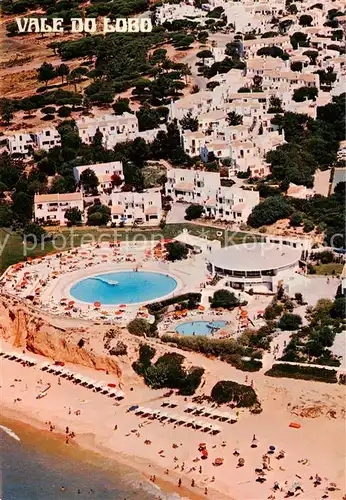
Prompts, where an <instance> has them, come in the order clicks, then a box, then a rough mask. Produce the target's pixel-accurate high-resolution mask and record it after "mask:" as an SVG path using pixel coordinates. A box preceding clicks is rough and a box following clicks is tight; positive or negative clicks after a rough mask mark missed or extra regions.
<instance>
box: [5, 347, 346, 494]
mask: <svg viewBox="0 0 346 500" xmlns="http://www.w3.org/2000/svg"><path fill="white" fill-rule="evenodd" d="M190 354H191V355H190ZM189 357H190V358H191V359H190V361H191V362H193V363H194V364H198V363H199V364H200V365H202V366H204V367H205V368H206V371H207V373H208V382H207V384H206V386H205V387H204V390H205V393H206V394H208V392H209V390H210V388H211V386H212V385H213V384H214V383H215V381H216V380H220V379H233V380H237V381H239V382H244V377H245V375H246V374H244V373H243V372H239V371H237V370H235V369H234V368H232V367H230V366H229V365H227V364H225V363H222V362H219V361H217V360H210V359H206V358H202V357H201V356H200V355H197V354H193V353H189ZM38 359H39V358H38ZM41 360H42V361H43V360H44V358H41ZM1 364H2V366H1V370H2V375H3V376H2V382H1V395H2V397H1V403H2V414H3V415H5V416H7V417H9V418H13V419H16V420H21V421H23V422H27V423H28V424H31V425H33V426H35V427H38V428H41V429H45V430H46V431H48V432H49V424H48V422H51V424H52V425H53V426H54V430H53V431H52V432H53V433H56V434H60V435H61V439H62V440H64V439H65V437H66V433H65V428H66V426H68V427H69V432H71V431H73V432H74V433H75V434H76V437H75V438H73V439H69V441H68V444H67V445H66V446H73V445H74V443H78V444H79V445H81V446H82V447H85V448H87V449H90V450H93V451H96V452H98V453H101V454H103V455H106V456H109V457H110V458H114V459H116V460H117V461H118V462H120V463H123V464H125V465H130V466H131V467H133V468H135V469H136V470H138V471H140V472H141V473H142V474H143V475H144V476H145V477H147V478H148V477H150V476H153V475H155V476H156V484H157V485H158V486H160V487H162V488H163V489H164V490H165V491H178V492H179V494H180V495H181V496H186V497H187V498H191V499H194V498H213V499H215V500H218V499H220V500H221V499H223V498H228V499H237V500H238V499H239V500H259V499H262V498H263V499H265V498H268V497H270V495H273V494H274V495H275V499H281V498H285V492H284V491H279V492H275V493H273V491H272V488H273V485H274V482H275V481H278V482H279V483H280V486H282V487H283V489H284V490H285V491H287V490H288V489H290V488H291V485H292V483H294V482H299V483H300V485H301V486H302V489H303V492H300V495H299V496H300V498H301V499H306V500H314V499H320V498H322V496H323V494H324V492H325V488H326V487H327V486H328V484H329V483H330V482H335V483H336V484H337V485H338V488H339V489H338V490H337V491H331V492H328V495H329V496H328V498H331V499H334V498H335V499H341V498H342V496H343V494H344V493H345V491H344V490H345V475H344V455H345V420H344V418H345V412H344V402H345V391H344V387H342V386H331V385H329V384H328V385H327V384H323V383H313V382H305V381H298V380H289V379H271V378H269V377H265V376H264V375H263V374H261V373H255V374H248V375H249V378H253V380H254V385H255V389H256V391H257V392H258V395H259V399H260V400H261V403H262V407H263V412H262V413H261V414H259V415H251V414H250V413H249V412H248V411H245V410H242V411H240V414H239V421H238V422H237V423H236V424H229V423H220V422H215V423H216V424H217V425H219V426H220V427H221V428H222V432H221V433H219V434H218V435H215V436H212V435H210V434H209V433H203V432H200V431H198V430H193V429H191V428H186V427H181V426H177V427H176V428H175V426H174V425H173V424H165V425H163V424H162V423H160V422H159V421H157V420H149V419H146V418H140V417H138V416H136V415H135V414H134V413H132V412H131V413H127V412H126V410H127V409H128V408H129V407H130V406H131V405H133V404H138V405H141V406H146V407H150V408H153V409H162V408H161V403H162V401H163V399H164V398H163V394H164V392H165V391H152V390H150V389H148V388H146V387H144V386H139V385H137V386H134V387H133V390H132V391H131V390H125V392H126V398H125V400H123V401H122V402H121V403H116V402H115V401H113V400H111V399H110V398H108V397H106V396H104V395H101V394H99V393H95V392H93V391H91V390H90V389H85V388H83V387H80V386H77V385H74V384H73V383H72V382H70V381H67V380H64V379H61V381H60V382H61V385H59V384H58V377H57V376H54V375H51V374H47V373H45V372H43V371H41V370H40V369H39V366H36V367H31V368H30V367H24V366H22V365H20V364H18V363H16V362H13V361H9V360H6V359H1ZM67 368H68V369H71V370H73V369H74V371H76V372H81V369H80V367H79V366H75V367H74V366H73V365H69V366H67ZM84 373H85V374H86V375H87V376H92V375H93V376H94V378H97V377H101V376H102V375H104V374H102V375H100V374H99V373H98V372H93V370H91V369H86V368H85V369H84ZM102 378H103V379H104V377H102ZM48 383H50V384H51V389H50V390H49V391H48V392H47V396H46V397H44V398H42V399H36V395H37V394H38V393H39V392H40V391H41V390H42V388H43V387H45V386H46V385H47V384H48ZM128 389H129V388H128ZM18 398H19V399H20V401H18V400H17V399H18ZM174 399H175V400H177V402H178V407H176V408H174V409H172V410H167V411H170V412H171V413H175V414H184V407H185V405H186V401H184V398H182V397H177V396H174ZM15 400H17V401H16V402H15ZM190 401H191V398H188V402H190ZM78 410H79V411H80V414H79V415H78V414H77V415H76V413H75V412H76V411H78ZM330 410H332V411H330ZM165 411H166V410H165ZM299 414H302V415H310V416H311V415H314V416H315V417H316V418H307V417H302V416H300V415H299ZM184 415H186V414H184ZM205 420H207V419H205ZM290 422H297V423H299V424H301V428H300V429H293V428H290V427H289V424H290ZM139 424H141V426H140V427H138V425H139ZM142 424H143V425H142ZM115 426H117V428H116V429H115ZM253 434H255V435H256V438H257V439H258V447H257V448H251V441H252V437H253ZM146 440H150V442H151V444H145V441H146ZM200 442H205V443H206V444H207V448H208V451H209V457H208V459H207V460H201V455H200V453H199V452H198V445H199V443H200ZM173 444H174V447H173ZM270 445H274V446H275V447H276V452H277V451H278V450H281V449H283V450H285V452H286V455H285V458H283V459H281V460H278V459H277V458H275V457H276V454H277V453H276V452H275V453H274V455H272V456H271V460H270V468H271V470H269V471H267V474H266V476H265V479H266V481H265V482H263V483H262V484H261V483H259V482H257V481H256V479H257V478H258V476H257V475H256V474H255V468H261V467H262V456H263V454H264V453H266V452H267V450H268V448H269V446H270ZM235 448H237V449H238V450H239V453H240V456H241V457H243V458H244V459H245V466H244V467H241V468H237V457H235V456H234V455H233V452H234V449H235ZM175 457H176V459H175ZM217 457H222V458H224V463H223V465H221V466H219V467H215V466H213V462H214V460H215V458H217ZM302 459H307V460H308V462H307V463H306V464H305V465H303V464H302V463H299V462H298V461H299V460H302ZM194 460H195V461H194ZM183 464H184V466H183ZM200 466H202V470H201V472H200V469H199V468H200ZM175 467H177V468H176V469H175ZM182 467H183V470H182ZM193 467H194V468H195V470H191V469H192V468H193ZM166 470H168V474H166ZM315 474H319V475H320V476H321V477H322V484H321V485H319V486H317V487H314V485H313V481H311V480H310V479H309V478H310V477H311V476H313V477H314V476H315ZM213 476H214V477H215V480H212V478H213ZM179 478H180V479H181V481H182V486H181V487H180V488H178V480H179ZM192 480H194V483H195V484H194V487H191V482H192ZM206 487H207V488H208V491H207V495H205V488H206Z"/></svg>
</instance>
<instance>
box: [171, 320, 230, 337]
mask: <svg viewBox="0 0 346 500" xmlns="http://www.w3.org/2000/svg"><path fill="white" fill-rule="evenodd" d="M226 325H227V322H226V321H188V322H187V323H182V324H181V325H178V326H177V327H176V329H175V331H176V332H177V333H181V334H182V335H193V334H195V335H210V334H211V333H215V332H217V331H218V330H220V328H222V327H223V326H226Z"/></svg>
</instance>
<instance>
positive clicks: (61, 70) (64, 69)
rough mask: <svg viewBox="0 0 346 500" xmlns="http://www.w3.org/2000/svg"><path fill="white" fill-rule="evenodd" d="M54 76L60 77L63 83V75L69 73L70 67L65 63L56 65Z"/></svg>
mask: <svg viewBox="0 0 346 500" xmlns="http://www.w3.org/2000/svg"><path fill="white" fill-rule="evenodd" d="M55 71H56V76H60V77H61V83H64V77H65V76H66V77H67V76H68V74H69V73H70V68H69V67H68V66H67V64H64V63H62V64H59V66H57V68H56V70H55Z"/></svg>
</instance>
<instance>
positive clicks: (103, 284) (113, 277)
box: [70, 271, 177, 305]
mask: <svg viewBox="0 0 346 500" xmlns="http://www.w3.org/2000/svg"><path fill="white" fill-rule="evenodd" d="M176 287H177V282H176V280H175V279H174V278H172V277H171V276H168V275H166V274H162V273H154V272H145V271H119V272H116V273H107V274H99V275H97V276H90V278H85V279H82V280H80V281H78V282H77V283H76V284H74V285H73V286H72V287H71V289H70V294H71V295H72V296H73V297H74V298H75V299H77V300H80V301H82V302H89V303H91V304H93V303H94V302H101V304H102V305H116V304H136V303H138V302H148V301H150V300H154V299H158V298H160V297H163V296H164V295H169V294H170V293H172V292H173V291H174V290H175V289H176Z"/></svg>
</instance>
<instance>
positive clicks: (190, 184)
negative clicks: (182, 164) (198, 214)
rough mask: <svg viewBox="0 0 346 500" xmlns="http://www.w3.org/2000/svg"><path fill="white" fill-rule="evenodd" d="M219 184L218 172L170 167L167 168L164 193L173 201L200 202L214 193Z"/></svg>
mask: <svg viewBox="0 0 346 500" xmlns="http://www.w3.org/2000/svg"><path fill="white" fill-rule="evenodd" d="M219 185H220V174H219V173H218V172H205V171H204V170H187V169H184V168H172V169H169V170H167V182H166V184H165V193H166V196H168V195H169V196H171V197H172V199H173V201H182V202H186V203H198V204H202V203H203V202H204V201H206V200H207V199H208V198H210V197H211V196H213V195H214V193H215V192H216V190H217V188H218V187H219Z"/></svg>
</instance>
